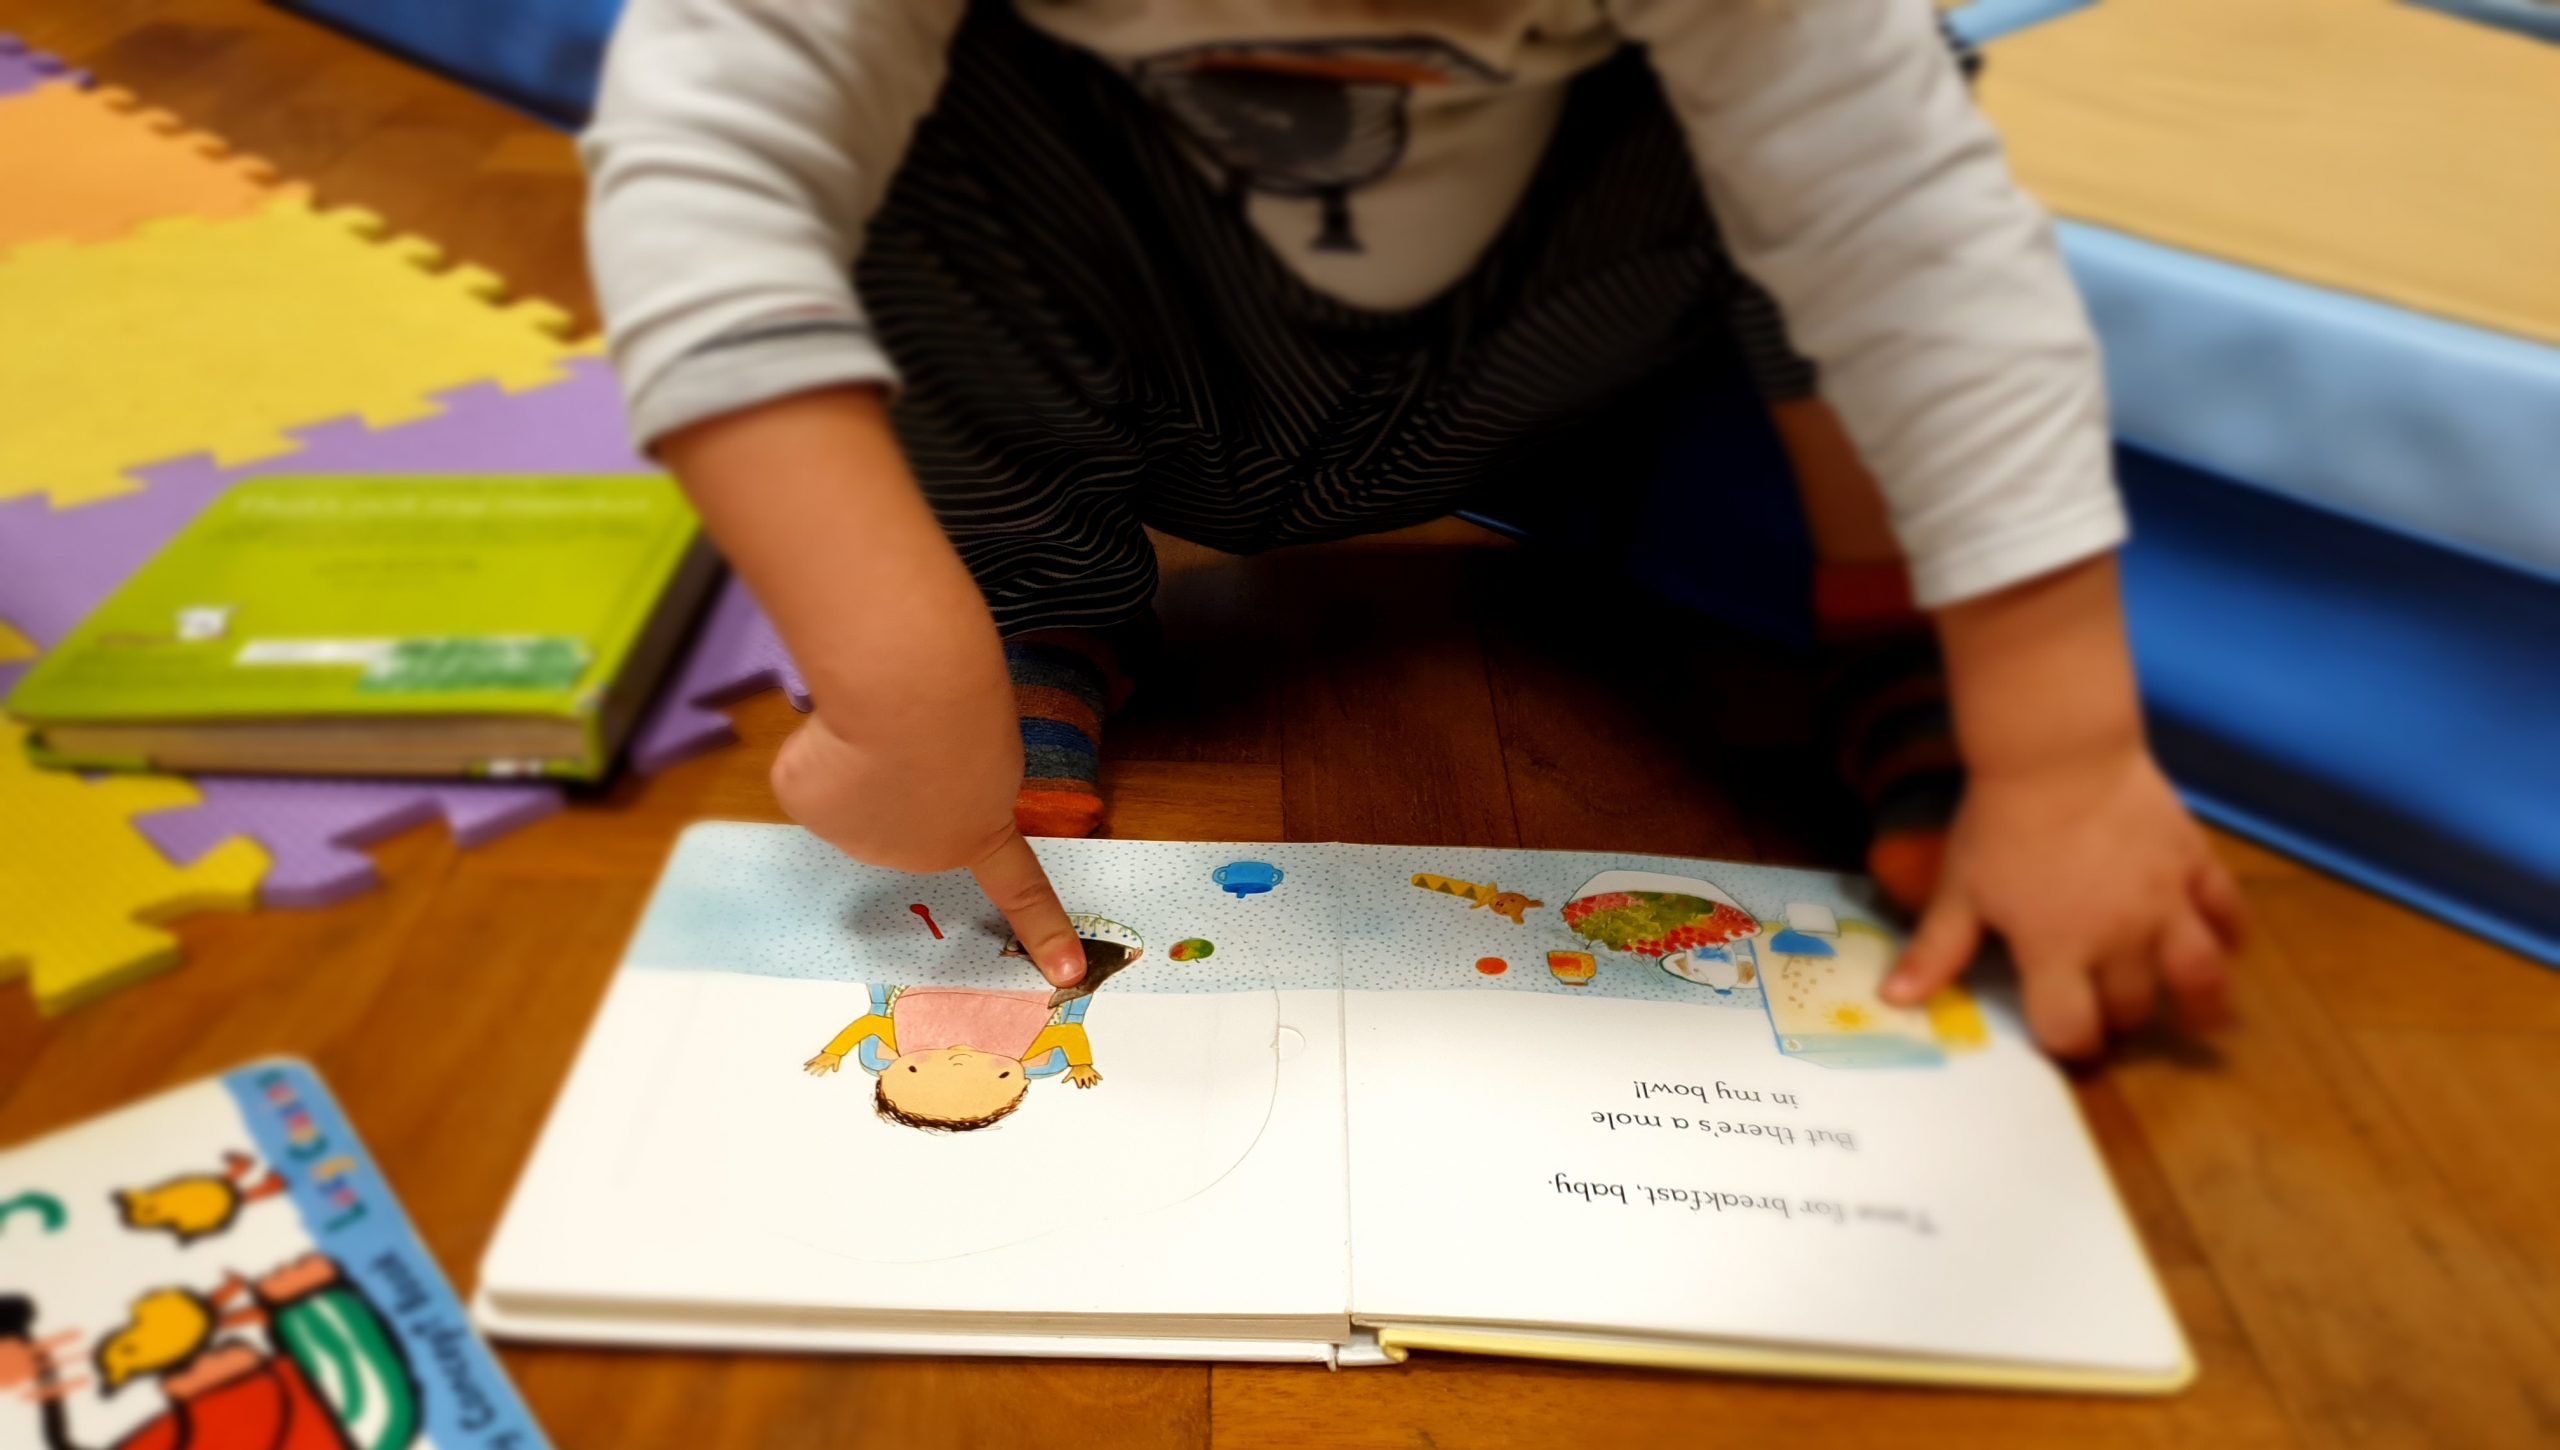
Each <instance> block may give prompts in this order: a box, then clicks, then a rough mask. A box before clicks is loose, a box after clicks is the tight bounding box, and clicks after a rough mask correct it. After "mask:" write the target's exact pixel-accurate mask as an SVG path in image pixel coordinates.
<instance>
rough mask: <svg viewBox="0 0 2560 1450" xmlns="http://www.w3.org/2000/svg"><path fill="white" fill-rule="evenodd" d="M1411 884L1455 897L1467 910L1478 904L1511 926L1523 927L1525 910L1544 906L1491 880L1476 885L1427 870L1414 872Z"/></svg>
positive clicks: (1526, 911) (1526, 922)
mask: <svg viewBox="0 0 2560 1450" xmlns="http://www.w3.org/2000/svg"><path fill="white" fill-rule="evenodd" d="M1413 884H1414V885H1416V886H1419V887H1421V888H1422V889H1423V890H1425V891H1437V892H1439V893H1440V894H1442V895H1443V896H1455V897H1457V898H1459V899H1460V900H1462V901H1464V902H1466V903H1467V909H1468V910H1469V911H1473V910H1475V909H1476V908H1478V907H1485V908H1488V909H1490V910H1491V911H1492V912H1493V914H1494V915H1496V916H1499V917H1502V918H1504V919H1505V920H1507V921H1509V922H1510V923H1511V924H1512V925H1513V926H1527V925H1528V924H1529V921H1528V916H1529V913H1530V912H1532V911H1535V910H1537V909H1538V908H1539V907H1541V906H1544V905H1546V903H1545V902H1543V901H1540V900H1538V899H1537V898H1535V897H1532V896H1525V895H1523V894H1521V893H1520V892H1517V891H1505V890H1503V889H1502V888H1501V887H1499V886H1496V885H1494V884H1493V883H1491V882H1486V883H1485V884H1483V885H1481V886H1479V885H1477V884H1476V883H1475V882H1473V881H1459V880H1457V879H1455V878H1453V877H1448V876H1434V875H1432V874H1431V873H1430V872H1428V871H1417V872H1415V873H1414V876H1413Z"/></svg>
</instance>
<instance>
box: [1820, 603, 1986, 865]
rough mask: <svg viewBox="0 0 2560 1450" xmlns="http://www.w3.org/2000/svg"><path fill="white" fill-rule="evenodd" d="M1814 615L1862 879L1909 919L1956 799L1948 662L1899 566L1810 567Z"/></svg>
mask: <svg viewBox="0 0 2560 1450" xmlns="http://www.w3.org/2000/svg"><path fill="white" fill-rule="evenodd" d="M1813 613H1814V625H1815V628H1816V630H1817V631H1818V632H1819V633H1820V635H1821V637H1822V642H1823V647H1824V652H1825V654H1826V656H1827V659H1826V661H1825V669H1824V682H1823V699H1824V715H1825V717H1826V719H1827V720H1828V722H1829V725H1830V731H1831V738H1832V744H1833V747H1834V748H1835V749H1836V750H1837V752H1838V762H1839V769H1840V778H1841V779H1842V780H1843V781H1845V782H1847V784H1848V786H1849V788H1850V790H1852V791H1854V792H1855V793H1856V794H1857V797H1858V799H1859V801H1860V802H1861V803H1863V804H1864V805H1865V806H1866V810H1867V820H1868V824H1869V829H1870V832H1871V834H1870V836H1869V838H1868V844H1867V870H1868V871H1869V872H1870V873H1871V874H1873V875H1874V876H1875V878H1876V881H1877V884H1879V885H1881V886H1882V887H1883V888H1884V891H1885V895H1887V896H1889V897H1891V898H1892V899H1893V901H1894V902H1895V903H1896V904H1897V905H1900V906H1902V907H1903V908H1904V909H1906V910H1910V911H1917V910H1919V909H1920V908H1921V907H1922V906H1925V905H1926V904H1927V903H1928V900H1929V897H1930V895H1931V894H1932V893H1933V892H1935V891H1936V890H1937V886H1938V872H1939V870H1940V867H1941V866H1942V865H1943V863H1944V860H1945V857H1946V848H1947V826H1948V823H1949V822H1951V821H1952V820H1954V818H1955V811H1956V802H1957V800H1958V799H1959V798H1960V797H1961V796H1962V795H1963V793H1964V767H1963V762H1962V760H1961V759H1960V758H1959V757H1958V756H1957V754H1956V742H1955V723H1954V720H1953V718H1952V717H1951V716H1950V715H1949V714H1948V711H1947V672H1946V661H1945V660H1944V659H1943V658H1941V657H1940V655H1939V653H1938V641H1937V636H1936V634H1935V633H1934V632H1933V631H1932V630H1931V629H1930V627H1929V621H1928V619H1927V617H1926V616H1924V615H1922V614H1921V613H1920V612H1919V610H1917V609H1915V608H1913V607H1912V603H1911V584H1910V579H1909V576H1908V575H1907V574H1905V572H1904V571H1903V568H1902V566H1901V564H1899V563H1890V562H1889V563H1875V564H1823V565H1820V566H1818V567H1817V568H1816V570H1815V574H1814V608H1813Z"/></svg>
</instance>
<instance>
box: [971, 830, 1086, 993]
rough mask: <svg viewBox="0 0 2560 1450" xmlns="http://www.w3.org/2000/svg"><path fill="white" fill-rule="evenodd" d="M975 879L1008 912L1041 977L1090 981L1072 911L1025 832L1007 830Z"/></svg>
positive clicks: (1058, 982) (1068, 982) (1064, 982)
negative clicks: (1070, 917)
mask: <svg viewBox="0 0 2560 1450" xmlns="http://www.w3.org/2000/svg"><path fill="white" fill-rule="evenodd" d="M969 874H970V875H972V876H975V877H976V878H977V879H978V889H979V890H980V891H983V892H985V893H986V894H987V900H989V901H991V902H994V903H995V908H996V910H998V911H1001V912H1003V913H1004V919H1005V921H1006V922H1007V923H1008V924H1009V925H1011V926H1012V927H1013V935H1014V938H1015V939H1016V940H1017V941H1020V942H1021V943H1022V949H1023V950H1024V951H1025V952H1028V953H1030V955H1031V964H1032V965H1033V966H1036V967H1038V968H1039V969H1040V975H1041V976H1043V977H1046V978H1048V979H1049V982H1050V984H1051V985H1052V986H1058V987H1072V986H1074V985H1075V984H1076V983H1078V982H1081V981H1083V980H1084V943H1083V942H1081V941H1079V940H1077V939H1076V929H1075V926H1074V925H1073V924H1072V923H1070V922H1069V921H1068V920H1067V909H1066V907H1064V906H1063V905H1061V904H1059V901H1058V889H1057V888H1056V887H1054V886H1051V885H1050V884H1049V873H1048V872H1046V871H1044V870H1042V869H1040V858H1039V857H1038V856H1036V855H1034V854H1033V853H1032V850H1031V843H1030V842H1029V841H1026V840H1024V839H1022V833H1021V832H1020V831H1018V830H1008V831H1006V832H1005V834H1004V839H1003V840H1001V841H999V842H997V844H996V848H995V849H994V850H992V851H990V852H988V853H987V855H986V856H985V858H984V859H982V860H980V861H979V862H978V864H976V865H975V866H972V867H970V868H969Z"/></svg>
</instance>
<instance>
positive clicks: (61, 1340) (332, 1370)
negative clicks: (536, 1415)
mask: <svg viewBox="0 0 2560 1450" xmlns="http://www.w3.org/2000/svg"><path fill="white" fill-rule="evenodd" d="M545 1443H546V1442H545V1441H544V1439H543V1437H542V1432H541V1430H540V1429H539V1428H537V1427H536V1426H535V1424H534V1422H533V1419H532V1417H531V1416H530V1415H528V1414H527V1413H526V1411H525V1407H524V1405H523V1403H522V1402H521V1401H519V1400H518V1399H517V1398H516V1393H515V1390H514V1388H513V1387H512V1386H511V1385H509V1384H508V1382H507V1377H506V1375H505V1373H504V1372H503V1371H501V1370H500V1369H499V1367H498V1363H497V1361H496V1359H495V1358H493V1357H492V1356H491V1355H490V1353H489V1348H488V1346H487V1345H485V1344H483V1343H482V1342H481V1341H480V1338H479V1336H477V1335H476V1334H474V1333H473V1332H472V1328H471V1322H470V1319H469V1318H468V1317H467V1316H466V1315H465V1314H464V1312H463V1308H462V1304H461V1302H460V1301H459V1300H457V1299H456V1298H455V1297H454V1294H453V1291H452V1289H451V1288H450V1287H448V1286H447V1285H446V1283H445V1279H444V1275H443V1274H442V1273H441V1272H440V1271H439V1270H438V1269H437V1267H436V1261H435V1258H434V1257H433V1256H432V1255H431V1254H429V1253H428V1252H427V1249H426V1246H425V1245H424V1244H422V1243H420V1242H419V1241H418V1237H417V1234H416V1233H415V1232H414V1231H412V1230H411V1228H410V1226H409V1220H408V1217H407V1215H406V1214H405V1213H403V1212H402V1210H401V1207H400V1203H399V1200H398V1199H396V1198H394V1197H392V1195H391V1190H390V1187H389V1186H388V1185H387V1184H386V1183H385V1182H384V1181H383V1178H382V1175H381V1172H380V1170H378V1169H377V1168H376V1167H375V1166H374V1163H373V1160H372V1157H371V1156H370V1155H369V1154H368V1153H367V1152H366V1151H365V1147H364V1145H363V1144H362V1143H361V1142H359V1141H357V1139H356V1136H355V1132H354V1130H353V1129H352V1128H351V1127H349V1126H348V1123H347V1120H346V1117H345V1115H344V1114H343V1113H341V1112H340V1111H339V1108H338V1105H337V1103H336V1102H335V1101H334V1100H332V1099H331V1097H330V1096H329V1092H328V1090H327V1089H326V1088H324V1087H323V1086H322V1085H321V1083H320V1080H319V1078H318V1077H317V1076H315V1075H314V1074H313V1073H312V1072H311V1070H310V1069H309V1068H307V1067H305V1066H303V1065H302V1064H300V1063H297V1062H288V1061H268V1062H258V1063H252V1064H250V1065H248V1066H246V1067H242V1068H239V1069H237V1070H235V1071H232V1072H229V1073H225V1074H223V1075H222V1076H220V1077H214V1078H207V1079H204V1080H203V1081H200V1082H197V1083H194V1084H191V1085H189V1086H186V1087H181V1088H177V1089H174V1090H172V1091H170V1092H166V1093H163V1094H161V1095H159V1096H158V1097H155V1098H151V1099H149V1100H147V1101H144V1102H141V1103H138V1104H135V1105H134V1106H132V1107H128V1108H125V1109H122V1110H120V1111H117V1112H113V1113H109V1114H107V1115H105V1116H103V1117H98V1118H93V1119H91V1120H89V1121H88V1122H85V1123H81V1124H78V1125H76V1126H74V1127H71V1128H67V1129H64V1130H63V1131H61V1132H59V1133H56V1134H53V1135H52V1136H50V1137H47V1138H42V1139H38V1140H37V1141H35V1142H33V1143H29V1144H26V1145H24V1146H21V1147H15V1148H11V1149H8V1150H6V1151H0V1445H5V1446H11V1447H17V1446H25V1447H29V1450H35V1447H43V1450H81V1447H87V1446H95V1447H101V1450H103V1447H106V1446H110V1445H112V1446H116V1447H118V1450H181V1447H189V1450H439V1447H440V1450H540V1447H542V1446H543V1445H544V1444H545Z"/></svg>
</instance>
